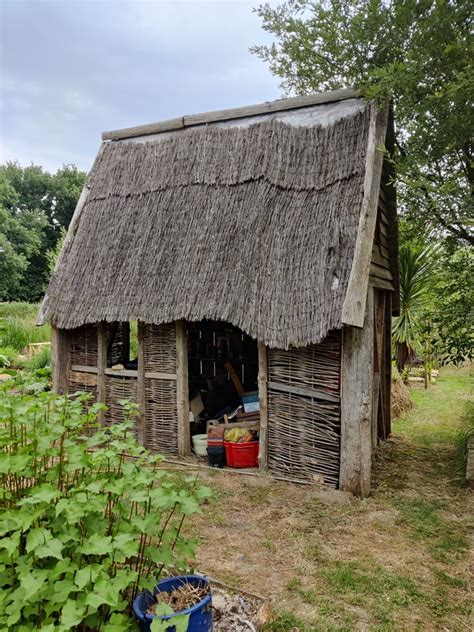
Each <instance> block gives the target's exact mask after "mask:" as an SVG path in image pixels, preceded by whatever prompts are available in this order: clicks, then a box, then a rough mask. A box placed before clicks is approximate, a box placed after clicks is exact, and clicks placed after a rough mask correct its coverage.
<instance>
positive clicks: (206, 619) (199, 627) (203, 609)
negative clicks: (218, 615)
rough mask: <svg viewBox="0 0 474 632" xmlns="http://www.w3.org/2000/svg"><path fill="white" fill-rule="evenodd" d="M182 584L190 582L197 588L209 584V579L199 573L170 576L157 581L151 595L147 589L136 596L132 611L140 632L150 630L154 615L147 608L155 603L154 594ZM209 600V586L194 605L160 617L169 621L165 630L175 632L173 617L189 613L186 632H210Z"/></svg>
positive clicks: (170, 589)
mask: <svg viewBox="0 0 474 632" xmlns="http://www.w3.org/2000/svg"><path fill="white" fill-rule="evenodd" d="M183 584H192V585H193V586H196V587H198V588H204V587H206V586H209V580H208V578H207V577H201V576H200V575H181V576H179V577H170V578H169V579H162V580H161V581H160V582H158V585H157V586H156V588H155V590H154V591H153V595H152V594H151V592H150V591H149V590H144V591H143V592H141V593H140V594H139V595H138V596H137V597H136V599H135V600H134V602H133V613H134V614H135V616H136V618H137V619H138V622H139V624H140V630H141V631H142V632H150V625H151V622H152V621H153V619H154V618H155V616H156V615H154V614H148V613H147V610H148V608H149V607H150V606H151V605H153V604H154V603H155V598H154V595H156V593H157V592H171V591H172V590H174V589H175V588H179V586H182V585H183ZM211 602H212V596H211V590H210V586H209V593H208V594H207V595H206V597H205V598H204V599H203V600H202V601H200V602H199V603H197V604H196V605H195V606H192V607H191V608H187V609H186V610H182V611H181V612H175V613H173V614H168V615H164V616H162V617H161V619H162V620H163V621H169V622H170V625H169V627H168V628H166V632H176V628H175V626H174V625H173V617H176V615H178V614H188V615H189V623H188V632H212V609H211Z"/></svg>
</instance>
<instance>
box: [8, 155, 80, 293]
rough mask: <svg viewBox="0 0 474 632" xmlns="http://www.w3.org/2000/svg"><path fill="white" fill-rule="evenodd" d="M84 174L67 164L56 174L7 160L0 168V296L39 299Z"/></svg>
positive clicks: (69, 218)
mask: <svg viewBox="0 0 474 632" xmlns="http://www.w3.org/2000/svg"><path fill="white" fill-rule="evenodd" d="M85 178H86V174H85V173H83V172H82V171H79V170H78V169H77V168H76V167H75V166H74V165H65V166H64V167H63V168H62V169H59V170H58V171H57V172H56V173H55V174H50V173H48V172H47V171H44V170H43V168H42V167H39V166H35V165H31V166H30V167H21V166H20V165H19V164H18V163H16V162H9V163H7V164H6V165H2V166H1V167H0V301H5V300H26V301H37V300H39V299H40V298H41V296H42V294H43V292H44V290H45V287H46V284H47V281H48V278H49V271H50V262H49V260H50V258H51V257H50V256H48V253H50V252H51V251H54V249H55V248H56V245H57V243H58V241H59V240H60V239H61V236H62V234H63V231H64V229H67V227H68V226H69V222H70V221H71V218H72V215H73V213H74V208H75V206H76V203H77V200H78V198H79V195H80V192H81V189H82V187H83V185H84V182H85Z"/></svg>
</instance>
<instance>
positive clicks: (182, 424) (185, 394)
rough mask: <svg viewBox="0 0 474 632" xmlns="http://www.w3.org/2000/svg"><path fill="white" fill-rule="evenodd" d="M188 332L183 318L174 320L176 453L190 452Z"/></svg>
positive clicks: (184, 454) (185, 453) (182, 454)
mask: <svg viewBox="0 0 474 632" xmlns="http://www.w3.org/2000/svg"><path fill="white" fill-rule="evenodd" d="M188 374H189V367H188V334H187V331H186V323H185V322H184V321H183V320H178V321H177V322H176V378H177V379H176V399H177V408H178V454H179V455H180V456H186V455H188V454H190V453H191V436H190V435H191V433H190V427H189V385H188Z"/></svg>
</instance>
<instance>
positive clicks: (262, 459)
mask: <svg viewBox="0 0 474 632" xmlns="http://www.w3.org/2000/svg"><path fill="white" fill-rule="evenodd" d="M258 398H259V402H260V447H259V454H258V466H259V468H260V469H261V470H266V469H267V468H268V366H267V347H266V345H265V344H264V343H263V342H260V341H259V343H258Z"/></svg>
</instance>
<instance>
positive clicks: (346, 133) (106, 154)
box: [43, 107, 369, 348]
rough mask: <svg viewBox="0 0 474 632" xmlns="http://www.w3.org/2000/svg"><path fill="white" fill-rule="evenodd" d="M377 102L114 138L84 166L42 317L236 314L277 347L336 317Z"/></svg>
mask: <svg viewBox="0 0 474 632" xmlns="http://www.w3.org/2000/svg"><path fill="white" fill-rule="evenodd" d="M368 120H369V108H368V107H367V108H366V109H365V110H364V111H362V112H358V113H356V114H355V115H352V116H347V117H345V118H342V119H340V120H338V121H337V122H336V123H335V124H333V125H330V126H326V127H317V126H313V127H295V126H290V125H287V124H285V123H282V122H279V121H275V120H273V121H264V122H260V123H256V124H255V125H251V126H249V127H244V128H241V127H229V128H219V127H215V126H214V127H213V126H208V127H204V126H203V127H201V128H195V129H187V130H184V131H181V132H176V133H174V134H167V135H163V136H162V137H159V136H158V137H156V138H154V139H153V140H151V141H147V142H127V141H120V142H111V143H107V144H105V145H104V146H103V149H102V151H101V152H100V154H99V157H98V159H97V161H96V164H95V165H94V168H93V170H92V172H91V174H90V177H89V182H88V185H89V186H90V192H89V195H88V198H87V202H86V206H85V208H84V210H83V213H82V217H81V220H80V222H79V225H78V228H77V233H76V235H75V237H74V239H72V240H71V241H70V242H69V243H68V246H67V247H66V248H65V249H64V252H63V253H62V256H61V260H60V263H59V265H58V268H57V271H56V273H55V274H54V276H53V279H52V281H51V284H50V287H49V290H48V294H47V300H46V301H45V305H44V311H43V313H44V314H45V317H46V318H47V319H49V320H51V321H53V322H55V324H56V325H57V326H58V327H62V328H73V327H78V326H80V325H82V324H84V323H92V322H97V321H100V320H106V321H109V322H111V321H128V320H142V321H145V322H149V323H157V324H159V323H165V322H172V321H175V320H178V319H185V320H188V321H195V320H201V319H204V318H209V319H214V320H222V321H228V322H230V323H232V324H234V325H235V326H237V327H240V328H241V329H242V330H243V331H245V332H246V333H248V334H249V335H250V336H252V337H254V338H258V339H260V340H263V341H264V342H265V343H266V344H267V345H269V346H270V347H279V348H288V347H289V346H302V345H307V344H311V343H318V342H320V341H321V340H322V339H324V337H325V336H326V334H327V333H328V332H329V331H330V330H334V329H337V328H339V327H340V326H341V308H342V304H343V301H344V297H345V292H346V288H347V281H348V277H349V272H350V269H351V264H352V257H353V251H354V243H355V239H356V234H357V227H358V223H359V213H360V208H361V202H362V196H363V177H364V165H365V153H366V145H367V131H368Z"/></svg>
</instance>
